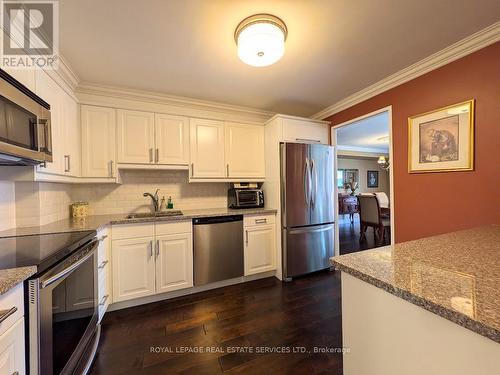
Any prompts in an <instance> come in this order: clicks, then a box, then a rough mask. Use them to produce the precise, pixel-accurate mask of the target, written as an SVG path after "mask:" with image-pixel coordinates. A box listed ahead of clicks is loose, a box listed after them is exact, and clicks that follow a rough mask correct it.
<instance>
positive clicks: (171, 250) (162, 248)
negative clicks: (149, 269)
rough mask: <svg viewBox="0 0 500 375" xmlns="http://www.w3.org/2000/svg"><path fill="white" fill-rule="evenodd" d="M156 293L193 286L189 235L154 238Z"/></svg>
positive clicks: (191, 251) (190, 238)
mask: <svg viewBox="0 0 500 375" xmlns="http://www.w3.org/2000/svg"><path fill="white" fill-rule="evenodd" d="M156 246H157V247H156V251H157V253H156V254H157V258H156V293H164V292H171V291H174V290H179V289H184V288H189V287H192V286H193V245H192V235H191V233H181V234H170V235H164V236H157V237H156Z"/></svg>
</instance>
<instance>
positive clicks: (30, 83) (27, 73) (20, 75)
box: [2, 67, 36, 92]
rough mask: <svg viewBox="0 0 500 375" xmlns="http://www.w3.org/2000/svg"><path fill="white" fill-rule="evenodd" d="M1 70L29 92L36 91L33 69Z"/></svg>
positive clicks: (4, 68)
mask: <svg viewBox="0 0 500 375" xmlns="http://www.w3.org/2000/svg"><path fill="white" fill-rule="evenodd" d="M2 69H3V70H5V71H6V72H7V73H9V74H10V75H11V76H12V77H14V78H15V79H16V80H18V81H19V82H21V83H22V84H23V85H24V86H26V87H27V88H29V89H30V90H31V91H33V92H35V91H36V85H35V69H12V68H8V67H2Z"/></svg>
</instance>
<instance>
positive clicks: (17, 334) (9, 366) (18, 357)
mask: <svg viewBox="0 0 500 375" xmlns="http://www.w3.org/2000/svg"><path fill="white" fill-rule="evenodd" d="M24 353H25V351H24V318H21V319H19V320H18V321H17V322H15V323H14V325H13V326H12V327H10V328H9V329H8V330H7V331H5V332H4V333H3V334H2V335H1V336H0V374H9V375H10V374H18V375H24V374H25V362H24Z"/></svg>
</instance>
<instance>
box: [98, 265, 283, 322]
mask: <svg viewBox="0 0 500 375" xmlns="http://www.w3.org/2000/svg"><path fill="white" fill-rule="evenodd" d="M266 277H276V271H268V272H263V273H259V274H256V275H249V276H243V277H237V278H234V279H229V280H224V281H217V282H215V283H211V284H207V285H202V286H195V287H192V288H187V289H182V290H176V291H175V292H169V293H162V294H156V295H154V296H148V297H142V298H137V299H133V300H130V301H123V302H116V303H112V304H110V305H109V307H108V310H107V311H108V312H109V311H115V310H121V309H126V308H128V307H134V306H139V305H145V304H147V303H152V302H158V301H165V300H168V299H172V298H176V297H182V296H187V295H190V294H195V293H199V292H204V291H206V290H212V289H217V288H222V287H225V286H229V285H235V284H241V283H245V282H248V281H253V280H259V279H265V278H266Z"/></svg>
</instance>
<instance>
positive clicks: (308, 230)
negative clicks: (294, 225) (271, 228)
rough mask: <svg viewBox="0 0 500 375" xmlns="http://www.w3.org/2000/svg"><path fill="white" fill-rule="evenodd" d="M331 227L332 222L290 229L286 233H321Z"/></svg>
mask: <svg viewBox="0 0 500 375" xmlns="http://www.w3.org/2000/svg"><path fill="white" fill-rule="evenodd" d="M332 228H333V224H326V225H322V226H320V227H317V228H313V229H311V227H305V228H298V229H292V230H290V231H289V232H288V233H289V234H302V233H321V232H325V231H328V230H331V229H332Z"/></svg>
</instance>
